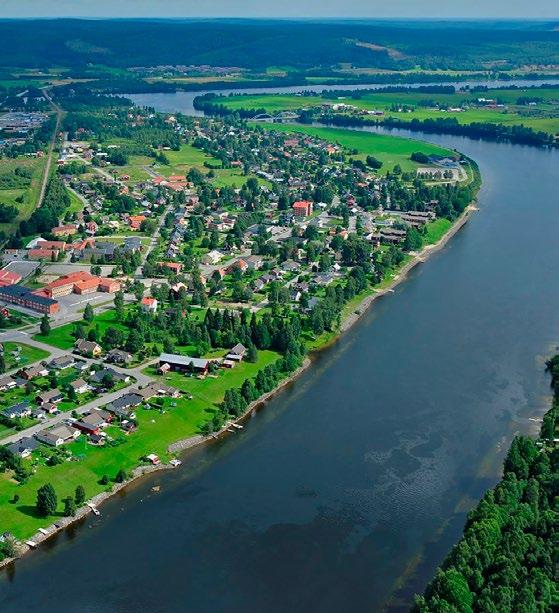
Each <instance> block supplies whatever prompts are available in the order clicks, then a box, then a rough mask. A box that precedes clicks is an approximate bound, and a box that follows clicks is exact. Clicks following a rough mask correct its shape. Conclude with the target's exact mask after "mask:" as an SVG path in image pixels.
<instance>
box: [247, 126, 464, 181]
mask: <svg viewBox="0 0 559 613" xmlns="http://www.w3.org/2000/svg"><path fill="white" fill-rule="evenodd" d="M258 125H261V126H262V127H263V128H265V129H266V130H275V131H279V132H300V133H303V134H310V135H311V136H315V137H317V138H321V139H323V140H325V141H329V142H332V143H338V144H339V145H341V146H342V147H344V148H346V149H356V150H357V151H358V152H359V153H358V155H355V156H354V157H356V158H358V159H365V158H366V157H367V155H373V156H374V157H376V158H377V159H378V160H380V161H381V162H382V163H383V168H382V170H383V171H387V170H392V168H394V166H395V165H396V164H399V165H400V166H401V167H402V170H404V171H413V170H415V169H416V168H417V167H418V164H416V163H415V162H412V161H411V160H410V155H411V154H412V153H413V152H414V151H421V152H423V153H425V154H426V155H442V156H447V155H454V152H452V151H449V150H448V149H443V148H442V147H437V146H436V145H431V144H430V143H425V142H423V141H417V140H411V139H408V138H401V137H398V136H390V135H386V134H374V133H371V132H358V131H356V130H344V129H342V128H316V127H313V126H306V125H288V124H258Z"/></svg>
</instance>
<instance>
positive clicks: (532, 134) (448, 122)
mask: <svg viewBox="0 0 559 613" xmlns="http://www.w3.org/2000/svg"><path fill="white" fill-rule="evenodd" d="M314 119H315V120H318V121H321V122H324V123H327V124H330V125H335V126H342V127H344V126H367V125H379V126H383V127H388V128H398V129H401V130H411V131H413V132H429V133H433V134H454V135H457V136H469V137H471V138H480V139H487V140H495V141H508V142H511V143H519V144H523V145H535V146H537V147H544V146H554V145H556V141H555V139H554V137H553V135H552V134H549V133H547V132H542V131H536V130H534V129H532V128H529V127H526V126H524V125H505V124H499V123H490V122H472V123H469V124H466V123H465V124H461V123H459V122H458V120H457V119H456V117H437V118H434V119H423V120H421V119H412V120H411V121H406V120H402V119H399V118H397V117H384V118H383V119H380V120H371V119H365V118H361V117H354V116H349V115H338V114H335V113H332V112H330V111H327V112H324V113H320V115H318V116H314Z"/></svg>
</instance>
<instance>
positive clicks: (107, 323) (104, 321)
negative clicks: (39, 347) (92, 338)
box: [33, 309, 128, 349]
mask: <svg viewBox="0 0 559 613" xmlns="http://www.w3.org/2000/svg"><path fill="white" fill-rule="evenodd" d="M77 323H81V324H82V325H83V326H84V327H85V329H86V330H87V331H89V330H90V328H94V327H97V326H98V327H99V335H100V337H102V336H103V334H104V333H105V330H106V329H107V328H108V327H112V328H117V329H119V330H122V331H123V332H128V328H127V327H126V326H124V325H123V324H121V323H119V322H118V321H117V320H116V312H115V311H114V310H113V309H111V310H109V311H104V312H103V313H99V314H96V315H95V319H94V320H93V324H91V325H89V326H88V325H87V324H86V322H85V321H83V320H81V321H79V322H74V323H70V324H65V325H63V326H60V327H58V328H52V330H51V331H50V333H49V335H48V336H42V335H41V334H37V335H35V336H34V337H33V338H34V339H35V340H37V341H40V342H42V343H46V344H47V345H52V346H53V347H58V348H59V349H71V348H72V347H73V346H74V343H75V342H76V339H75V338H74V336H73V335H72V332H73V330H74V326H75V324H77Z"/></svg>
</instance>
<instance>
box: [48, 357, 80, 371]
mask: <svg viewBox="0 0 559 613" xmlns="http://www.w3.org/2000/svg"><path fill="white" fill-rule="evenodd" d="M75 363H76V359H75V358H74V356H73V355H70V354H68V355H63V356H60V357H59V358H54V359H53V360H51V361H50V362H49V364H48V366H49V368H50V369H51V370H64V369H66V368H72V366H73V365H74V364H75Z"/></svg>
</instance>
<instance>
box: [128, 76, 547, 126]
mask: <svg viewBox="0 0 559 613" xmlns="http://www.w3.org/2000/svg"><path fill="white" fill-rule="evenodd" d="M544 84H559V80H558V79H554V78H550V79H545V80H534V79H513V80H510V81H502V80H498V79H494V80H492V81H448V82H445V83H414V84H406V83H401V84H396V85H391V84H389V83H359V84H353V85H343V84H340V85H289V86H283V87H282V86H280V87H247V88H242V89H220V90H205V91H193V92H188V91H176V92H174V93H160V94H157V93H154V94H152V93H150V94H122V95H123V96H125V97H126V98H129V99H130V100H132V101H133V102H134V103H136V104H138V105H139V106H150V107H154V108H156V109H157V110H158V111H161V112H162V113H177V112H179V111H180V112H181V113H184V114H185V115H194V116H197V117H203V116H204V112H203V111H198V110H197V109H195V108H194V98H197V97H198V96H204V95H205V94H215V95H218V96H219V95H221V96H229V95H240V94H297V93H300V92H314V93H316V94H320V93H321V92H324V91H332V90H335V91H357V90H364V89H371V90H373V89H383V88H385V87H410V88H412V89H416V88H418V87H428V86H429V85H434V86H444V85H452V86H453V87H456V88H462V89H463V88H465V87H475V86H477V85H483V86H487V87H510V86H512V85H516V86H518V87H532V86H538V85H544Z"/></svg>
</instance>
